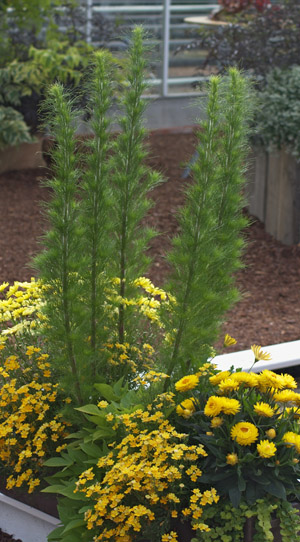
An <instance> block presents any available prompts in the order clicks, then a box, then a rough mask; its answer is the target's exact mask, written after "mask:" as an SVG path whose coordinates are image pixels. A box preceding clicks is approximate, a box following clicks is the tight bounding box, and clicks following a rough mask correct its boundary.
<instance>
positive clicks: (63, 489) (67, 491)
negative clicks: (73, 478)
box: [42, 484, 84, 501]
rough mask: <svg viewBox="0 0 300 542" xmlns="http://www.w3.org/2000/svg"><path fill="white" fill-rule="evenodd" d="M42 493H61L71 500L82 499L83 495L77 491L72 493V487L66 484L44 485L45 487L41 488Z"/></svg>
mask: <svg viewBox="0 0 300 542" xmlns="http://www.w3.org/2000/svg"><path fill="white" fill-rule="evenodd" d="M42 491H43V493H57V494H58V495H63V496H64V497H68V498H69V499H72V500H73V501H83V500H84V497H83V496H82V495H80V494H78V493H74V490H73V489H72V487H70V486H69V487H68V486H62V485H58V484H57V485H53V486H48V487H45V489H43V490H42Z"/></svg>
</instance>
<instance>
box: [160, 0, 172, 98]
mask: <svg viewBox="0 0 300 542" xmlns="http://www.w3.org/2000/svg"><path fill="white" fill-rule="evenodd" d="M170 12H171V0H164V9H163V58H162V61H163V62H162V95H163V96H168V78H169V41H170Z"/></svg>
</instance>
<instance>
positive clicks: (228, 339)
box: [224, 333, 236, 347]
mask: <svg viewBox="0 0 300 542" xmlns="http://www.w3.org/2000/svg"><path fill="white" fill-rule="evenodd" d="M234 344H236V340H235V339H234V338H233V337H231V336H230V335H228V333H226V335H225V337H224V346H225V347H227V346H233V345H234Z"/></svg>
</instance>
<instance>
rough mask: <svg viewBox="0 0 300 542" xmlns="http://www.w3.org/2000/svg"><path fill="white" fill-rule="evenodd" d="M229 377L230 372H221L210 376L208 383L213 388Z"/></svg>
mask: <svg viewBox="0 0 300 542" xmlns="http://www.w3.org/2000/svg"><path fill="white" fill-rule="evenodd" d="M229 376H231V372H230V371H221V372H220V373H218V374H216V375H213V376H211V377H210V379H209V381H210V382H211V384H212V385H213V386H217V385H218V384H219V383H220V382H222V380H225V379H226V378H228V377H229Z"/></svg>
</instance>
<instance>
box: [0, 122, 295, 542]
mask: <svg viewBox="0 0 300 542" xmlns="http://www.w3.org/2000/svg"><path fill="white" fill-rule="evenodd" d="M149 145H150V149H151V159H150V160H149V161H150V164H151V165H152V166H153V167H155V168H156V169H158V170H160V171H161V172H162V173H163V174H164V176H165V178H166V179H167V182H166V183H165V184H163V185H160V186H159V187H158V188H156V189H155V191H154V192H153V194H152V197H153V199H154V201H155V206H154V207H153V209H152V210H151V212H150V213H149V217H148V219H147V220H148V223H149V224H150V225H151V226H153V227H155V228H156V229H157V230H158V231H159V232H160V233H161V235H160V236H159V237H158V238H156V239H155V240H154V241H153V243H152V246H151V248H150V251H149V252H150V253H151V255H152V257H153V258H154V261H153V265H152V267H151V270H150V273H149V275H150V277H151V279H152V280H153V281H154V282H155V283H156V284H158V285H161V284H162V283H163V280H164V278H165V276H166V274H167V272H168V266H167V264H166V262H165V260H164V254H165V251H166V249H168V248H169V247H170V237H172V236H173V235H174V234H176V232H177V231H178V226H177V222H176V216H175V215H176V210H177V209H178V207H179V206H180V205H182V203H183V189H184V187H185V185H186V184H187V183H188V182H190V179H186V180H183V178H182V171H183V165H184V163H186V162H187V160H188V159H189V158H190V157H191V156H192V154H193V151H194V145H195V136H194V135H193V133H189V131H186V132H184V131H182V132H178V133H177V132H176V131H173V133H169V132H168V131H166V132H163V131H160V132H157V133H153V134H151V136H150V138H149ZM46 175H47V170H46V169H40V170H27V171H12V172H9V173H6V174H2V175H0V231H1V236H0V283H1V282H2V281H9V282H13V281H15V280H21V281H22V280H28V279H30V277H31V276H33V275H34V271H33V269H32V268H31V267H30V261H31V260H32V258H33V256H34V255H35V254H36V252H37V251H38V250H39V245H38V242H37V240H38V238H39V237H40V236H41V234H42V232H43V227H44V221H43V219H42V216H41V210H40V203H41V202H42V201H45V200H47V198H48V197H49V190H47V189H46V188H43V187H41V185H40V181H41V180H42V179H43V178H45V176H46ZM251 220H252V224H251V225H250V226H249V227H248V228H247V230H246V231H245V236H246V238H247V240H248V249H247V251H246V254H245V257H244V263H245V268H244V269H243V270H241V271H240V272H239V273H238V275H237V284H238V286H239V288H240V290H241V292H242V294H243V295H242V300H241V301H240V302H239V303H238V304H237V305H236V306H235V307H234V308H233V309H232V310H231V312H230V313H229V314H228V315H227V319H226V320H227V321H226V323H225V324H224V333H225V332H227V333H229V334H230V335H232V336H234V337H235V338H236V339H237V340H238V345H237V346H236V347H235V349H236V350H242V349H245V348H249V346H250V345H251V344H253V343H256V344H257V343H258V344H261V345H269V344H275V343H280V342H286V341H292V340H297V339H299V335H300V330H299V316H300V314H299V313H300V303H299V301H300V299H299V295H300V294H299V292H300V246H284V245H282V244H281V243H279V242H277V241H275V240H274V239H273V238H272V237H271V236H270V235H269V234H267V233H266V232H265V230H264V226H263V224H261V223H260V222H259V221H258V220H256V219H255V218H254V217H251ZM220 344H221V343H220ZM0 542H20V541H14V540H13V538H12V537H11V536H10V535H7V534H5V533H2V532H1V531H0Z"/></svg>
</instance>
